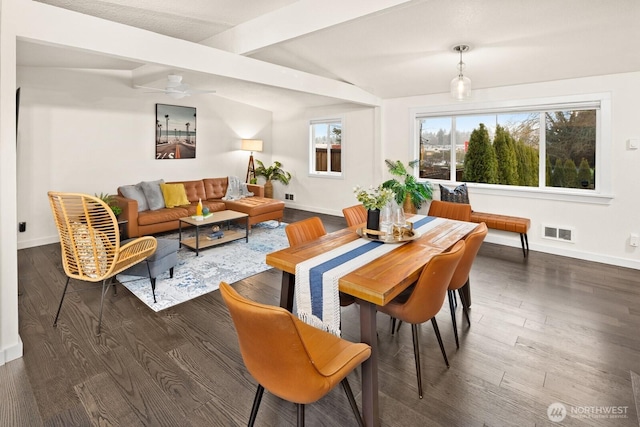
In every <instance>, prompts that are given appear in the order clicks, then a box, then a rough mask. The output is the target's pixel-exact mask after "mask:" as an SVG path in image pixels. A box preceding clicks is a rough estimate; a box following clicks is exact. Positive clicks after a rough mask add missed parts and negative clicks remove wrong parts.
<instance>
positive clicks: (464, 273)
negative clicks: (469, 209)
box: [449, 222, 488, 290]
mask: <svg viewBox="0 0 640 427" xmlns="http://www.w3.org/2000/svg"><path fill="white" fill-rule="evenodd" d="M487 232H488V229H487V224H485V223H484V222H481V223H480V225H478V227H476V229H475V230H474V231H473V232H472V233H471V234H469V235H468V236H467V237H466V238H465V239H464V244H465V245H464V255H463V256H462V259H461V260H460V262H459V263H458V267H457V268H456V271H455V273H453V277H452V278H451V282H450V283H449V289H451V290H456V289H460V288H461V287H463V286H464V284H465V283H467V280H468V279H469V273H470V272H471V266H472V265H473V261H474V260H475V259H476V255H478V251H479V250H480V246H482V242H483V241H484V238H485V237H486V236H487Z"/></svg>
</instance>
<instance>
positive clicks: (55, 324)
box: [53, 276, 71, 326]
mask: <svg viewBox="0 0 640 427" xmlns="http://www.w3.org/2000/svg"><path fill="white" fill-rule="evenodd" d="M70 279H71V277H69V276H67V283H66V284H65V285H64V291H62V297H61V298H60V304H59V305H58V312H57V313H56V318H55V319H54V320H53V326H57V325H58V316H60V309H61V308H62V301H64V296H65V295H66V294H67V286H69V280H70Z"/></svg>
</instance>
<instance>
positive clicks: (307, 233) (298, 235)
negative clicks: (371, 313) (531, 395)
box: [284, 216, 366, 307]
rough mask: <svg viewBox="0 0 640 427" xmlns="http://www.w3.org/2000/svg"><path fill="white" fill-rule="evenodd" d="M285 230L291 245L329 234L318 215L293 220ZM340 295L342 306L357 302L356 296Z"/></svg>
mask: <svg viewBox="0 0 640 427" xmlns="http://www.w3.org/2000/svg"><path fill="white" fill-rule="evenodd" d="M365 221H366V220H365ZM284 231H285V233H286V234H287V239H288V240H289V246H296V245H301V244H303V243H306V242H309V241H311V240H316V239H317V238H319V237H322V236H324V235H325V234H327V231H326V230H325V228H324V224H322V220H321V219H320V218H319V217H317V216H312V217H311V218H307V219H303V220H301V221H296V222H293V223H291V224H289V225H287V226H286V227H285V228H284ZM339 296H340V306H342V307H346V306H348V305H351V304H353V303H354V302H355V298H354V297H352V296H351V295H347V294H343V293H342V292H340V294H339Z"/></svg>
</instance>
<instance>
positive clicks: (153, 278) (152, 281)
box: [147, 260, 173, 303]
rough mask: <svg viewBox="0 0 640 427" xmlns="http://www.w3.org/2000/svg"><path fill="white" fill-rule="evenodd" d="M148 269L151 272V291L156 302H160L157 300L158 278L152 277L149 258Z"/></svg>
mask: <svg viewBox="0 0 640 427" xmlns="http://www.w3.org/2000/svg"><path fill="white" fill-rule="evenodd" d="M147 271H148V272H149V280H150V281H151V293H152V294H153V302H154V303H156V302H158V301H156V278H155V277H151V267H149V260H147ZM171 277H173V276H171Z"/></svg>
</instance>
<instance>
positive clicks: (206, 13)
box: [18, 0, 640, 110]
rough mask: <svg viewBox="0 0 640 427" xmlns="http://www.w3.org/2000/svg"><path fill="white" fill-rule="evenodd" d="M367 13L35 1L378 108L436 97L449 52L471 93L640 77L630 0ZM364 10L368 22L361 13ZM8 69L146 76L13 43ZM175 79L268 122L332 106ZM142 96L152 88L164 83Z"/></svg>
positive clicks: (430, 3)
mask: <svg viewBox="0 0 640 427" xmlns="http://www.w3.org/2000/svg"><path fill="white" fill-rule="evenodd" d="M367 1H368V2H369V3H367V2H363V0H341V1H338V0H299V1H292V0H269V1H266V0H242V1H238V0H183V1H180V2H176V1H174V0H40V2H41V3H46V4H49V5H53V6H58V7H61V8H65V9H69V10H73V11H77V12H80V13H83V14H87V15H92V16H96V17H101V18H104V19H107V20H111V21H115V22H119V23H123V24H126V25H130V26H134V27H138V28H142V29H146V30H150V31H153V32H156V33H159V34H164V35H168V36H171V37H175V38H179V39H184V40H188V41H191V42H194V43H201V44H205V45H208V46H212V47H218V48H223V49H226V50H229V51H232V52H236V53H239V54H244V55H245V56H248V57H251V58H254V59H257V60H260V61H265V62H268V63H273V64H278V65H282V66H286V67H289V68H293V69H296V70H300V71H305V72H308V73H311V74H315V75H319V76H323V77H327V78H330V79H334V80H338V81H343V82H348V83H350V84H353V85H356V86H358V87H360V88H362V89H364V90H366V91H368V92H370V93H372V94H374V95H376V96H378V97H380V98H394V97H402V96H411V95H422V94H433V93H443V92H447V91H448V88H449V82H450V80H451V79H452V78H453V77H454V76H455V75H456V73H457V68H456V65H457V62H458V60H459V56H458V55H457V54H455V53H454V52H452V50H451V48H452V46H454V45H456V44H460V43H465V44H469V45H470V46H471V51H470V52H469V53H467V54H465V55H464V62H465V63H466V69H465V75H467V76H468V77H470V78H471V80H472V82H473V83H472V84H473V88H476V89H477V88H487V87H496V86H505V85H513V84H520V83H532V82H541V81H550V80H562V79H568V78H575V77H584V76H593V75H601V74H614V73H622V72H630V71H638V70H640V25H639V24H638V23H639V22H640V19H639V18H640V2H639V1H638V0H614V1H605V0H563V1H558V0H536V1H530V0H526V1H525V0H509V1H506V0H482V1H478V0H414V1H407V0H377V1H375V2H374V0H367ZM371 2H374V3H377V4H378V5H377V6H370V5H371V4H372V3H371ZM356 4H358V5H356ZM365 4H367V6H363V5H365ZM367 7H372V8H373V9H372V11H362V10H361V9H362V8H367ZM378 9H379V10H378ZM369 12H371V13H369ZM359 15H361V16H359ZM245 51H246V52H245ZM18 65H28V66H40V67H65V68H94V69H124V70H134V69H137V70H140V69H141V68H140V67H149V66H148V65H145V64H143V63H141V62H137V61H130V60H123V59H115V58H110V57H107V56H102V55H97V54H89V53H83V52H78V51H70V50H65V49H64V48H61V47H52V46H44V45H40V44H33V43H29V42H26V41H20V42H19V45H18ZM142 69H144V68H142ZM170 71H171V70H166V72H167V73H168V72H170ZM163 73H164V72H163ZM141 74H142V73H141ZM181 74H183V75H184V76H185V79H184V80H185V81H186V82H188V83H190V84H191V85H192V86H195V87H203V88H206V89H216V91H217V94H218V95H220V96H225V97H228V98H232V99H236V100H238V101H241V102H245V103H247V104H251V105H256V106H259V107H261V108H266V109H269V110H277V109H278V108H281V107H283V106H284V105H288V106H290V105H293V104H295V105H310V106H312V105H322V104H326V103H330V102H335V99H330V98H325V97H322V96H318V95H309V94H304V93H299V92H294V91H290V90H286V89H277V88H274V87H271V86H268V85H263V84H257V83H250V82H246V81H240V80H235V79H233V78H228V77H224V78H223V77H218V76H214V75H210V74H203V73H191V74H190V73H188V71H185V70H181ZM150 84H151V85H153V86H157V87H162V86H163V84H164V81H162V80H159V79H156V81H152V82H150ZM147 85H148V84H147Z"/></svg>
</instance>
